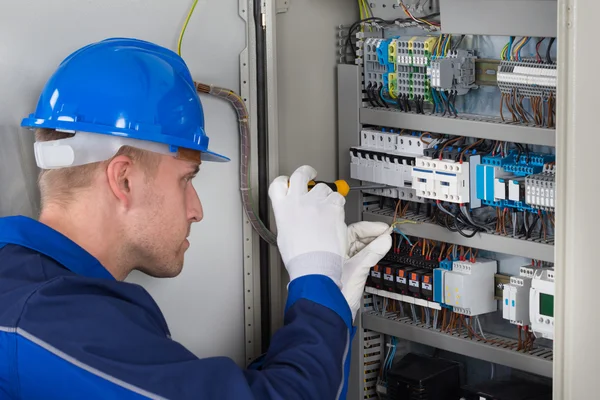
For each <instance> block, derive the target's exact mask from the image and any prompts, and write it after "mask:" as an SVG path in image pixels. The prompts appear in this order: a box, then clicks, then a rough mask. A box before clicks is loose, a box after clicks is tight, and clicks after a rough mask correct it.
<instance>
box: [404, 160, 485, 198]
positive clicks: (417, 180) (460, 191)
mask: <svg viewBox="0 0 600 400" xmlns="http://www.w3.org/2000/svg"><path fill="white" fill-rule="evenodd" d="M480 162H481V157H480V156H479V155H477V156H472V157H470V159H469V161H468V162H462V163H461V162H458V161H453V160H439V159H435V158H430V157H417V158H416V160H415V166H414V167H413V172H412V187H413V189H415V191H416V193H417V196H421V197H424V198H426V199H432V200H441V201H446V202H449V203H457V204H462V203H472V202H474V203H475V204H471V208H477V207H479V206H480V205H481V201H480V200H479V199H478V198H477V193H476V188H475V187H474V186H473V187H472V186H471V183H470V179H471V174H472V175H473V177H474V176H476V168H477V165H479V163H480Z"/></svg>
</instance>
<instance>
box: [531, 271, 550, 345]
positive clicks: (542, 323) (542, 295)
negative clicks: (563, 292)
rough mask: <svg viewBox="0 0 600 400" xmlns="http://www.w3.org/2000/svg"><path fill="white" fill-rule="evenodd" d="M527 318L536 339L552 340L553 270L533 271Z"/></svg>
mask: <svg viewBox="0 0 600 400" xmlns="http://www.w3.org/2000/svg"><path fill="white" fill-rule="evenodd" d="M529 318H530V319H531V328H532V330H533V333H534V334H535V336H536V337H543V338H545V339H551V340H554V269H553V268H549V269H540V270H537V271H535V275H534V276H533V280H532V282H531V291H530V292H529Z"/></svg>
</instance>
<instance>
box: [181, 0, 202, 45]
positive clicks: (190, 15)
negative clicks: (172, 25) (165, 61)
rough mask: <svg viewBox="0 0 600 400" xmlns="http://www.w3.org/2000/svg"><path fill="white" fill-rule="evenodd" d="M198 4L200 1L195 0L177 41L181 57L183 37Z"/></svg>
mask: <svg viewBox="0 0 600 400" xmlns="http://www.w3.org/2000/svg"><path fill="white" fill-rule="evenodd" d="M196 4H198V0H194V3H193V4H192V7H191V8H190V11H189V12H188V15H187V18H186V19H185V22H184V24H183V28H181V33H180V34H179V40H178V41H177V54H179V56H181V42H182V41H183V35H184V34H185V30H186V28H187V26H188V22H190V18H191V17H192V14H193V12H194V8H196Z"/></svg>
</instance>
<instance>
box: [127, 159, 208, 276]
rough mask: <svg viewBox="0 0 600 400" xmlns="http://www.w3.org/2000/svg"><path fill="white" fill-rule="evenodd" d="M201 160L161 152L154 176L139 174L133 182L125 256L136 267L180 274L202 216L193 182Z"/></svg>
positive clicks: (151, 272) (157, 273)
mask: <svg viewBox="0 0 600 400" xmlns="http://www.w3.org/2000/svg"><path fill="white" fill-rule="evenodd" d="M197 173H198V164H196V163H193V162H189V161H182V160H178V159H175V158H173V157H169V156H161V162H160V165H159V166H158V169H157V171H156V175H155V176H154V177H153V178H152V177H149V176H144V177H143V179H140V178H141V177H140V176H139V175H138V177H137V179H135V180H134V182H132V184H136V185H138V186H137V187H132V188H131V189H132V191H131V193H132V199H133V201H132V205H133V207H132V211H131V218H130V219H129V220H130V221H132V222H131V223H130V224H129V226H127V227H125V229H126V231H127V237H128V242H129V244H130V245H129V246H127V247H129V249H128V251H129V252H131V253H130V254H128V255H125V257H133V258H132V259H131V261H132V262H134V263H135V265H136V269H138V270H140V271H142V272H144V273H146V274H148V275H150V276H154V277H157V278H171V277H175V276H177V275H179V273H180V272H181V270H182V268H183V258H184V253H185V251H186V250H187V249H188V247H189V246H190V243H189V242H188V240H187V237H188V236H189V234H190V228H191V225H192V223H194V222H199V221H200V220H202V217H203V214H202V204H201V203H200V199H199V198H198V194H197V193H196V190H195V189H194V186H193V185H192V179H193V178H194V177H195V176H196V174H197Z"/></svg>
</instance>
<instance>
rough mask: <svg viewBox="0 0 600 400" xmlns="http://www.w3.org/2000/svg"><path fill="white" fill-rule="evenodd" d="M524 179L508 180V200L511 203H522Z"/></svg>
mask: <svg viewBox="0 0 600 400" xmlns="http://www.w3.org/2000/svg"><path fill="white" fill-rule="evenodd" d="M524 192H525V179H524V178H517V179H509V180H508V199H509V200H512V201H524V200H525V198H524Z"/></svg>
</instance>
